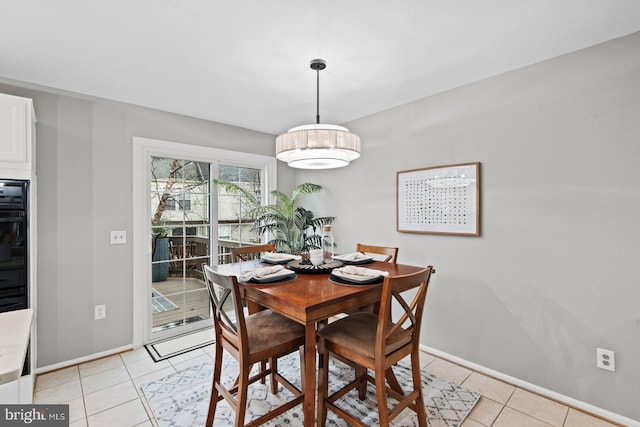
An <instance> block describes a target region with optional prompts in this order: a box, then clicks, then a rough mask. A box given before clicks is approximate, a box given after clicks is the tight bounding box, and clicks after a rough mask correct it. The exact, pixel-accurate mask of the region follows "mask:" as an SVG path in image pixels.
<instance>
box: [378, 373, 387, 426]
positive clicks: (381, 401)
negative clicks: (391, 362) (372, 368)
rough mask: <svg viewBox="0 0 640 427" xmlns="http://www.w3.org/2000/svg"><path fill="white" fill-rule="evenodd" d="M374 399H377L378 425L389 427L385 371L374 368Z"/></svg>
mask: <svg viewBox="0 0 640 427" xmlns="http://www.w3.org/2000/svg"><path fill="white" fill-rule="evenodd" d="M375 376H376V378H375V380H376V400H377V401H378V415H379V418H380V427H389V411H388V410H387V385H386V381H385V373H384V371H383V370H382V369H376V372H375Z"/></svg>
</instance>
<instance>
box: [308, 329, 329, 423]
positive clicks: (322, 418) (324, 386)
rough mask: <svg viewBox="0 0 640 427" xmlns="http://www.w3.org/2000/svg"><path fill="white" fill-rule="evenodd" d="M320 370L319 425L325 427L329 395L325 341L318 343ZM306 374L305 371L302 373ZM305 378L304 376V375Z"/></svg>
mask: <svg viewBox="0 0 640 427" xmlns="http://www.w3.org/2000/svg"><path fill="white" fill-rule="evenodd" d="M318 355H319V359H320V360H319V363H318V366H319V369H320V371H319V372H318V402H317V405H318V407H317V416H316V418H317V425H318V427H324V425H325V423H326V422H327V407H326V406H325V400H326V399H327V396H328V394H329V354H328V353H325V349H324V339H322V338H320V341H318ZM302 372H304V370H303V371H302ZM303 377H304V375H303Z"/></svg>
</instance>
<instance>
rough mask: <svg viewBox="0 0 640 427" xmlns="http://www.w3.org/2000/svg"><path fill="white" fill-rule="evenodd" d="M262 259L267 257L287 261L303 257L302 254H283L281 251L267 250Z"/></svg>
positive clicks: (268, 259) (270, 259) (271, 259)
mask: <svg viewBox="0 0 640 427" xmlns="http://www.w3.org/2000/svg"><path fill="white" fill-rule="evenodd" d="M262 259H266V260H267V261H276V262H277V261H286V260H294V259H295V260H298V261H300V260H301V259H302V257H301V256H300V255H291V254H282V253H279V252H265V253H263V254H262Z"/></svg>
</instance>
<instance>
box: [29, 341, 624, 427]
mask: <svg viewBox="0 0 640 427" xmlns="http://www.w3.org/2000/svg"><path fill="white" fill-rule="evenodd" d="M422 356H423V357H422V358H421V362H422V364H423V366H426V367H427V370H428V371H430V372H431V373H433V374H435V375H437V376H439V377H441V378H446V379H448V380H449V381H453V382H455V383H458V384H461V385H464V386H465V387H467V388H469V389H473V390H479V391H480V392H481V393H482V397H481V398H480V401H479V402H478V404H477V405H476V407H475V408H474V409H473V411H471V413H470V414H469V416H468V417H467V419H466V420H465V421H464V422H463V423H462V426H461V427H488V426H493V427H514V426H517V427H538V426H540V427H548V426H560V427H607V426H608V427H611V426H615V425H616V424H612V423H609V422H606V421H603V420H601V419H599V418H595V417H592V416H590V415H588V414H585V413H583V412H580V411H577V410H575V409H572V408H569V407H567V406H565V405H563V404H560V403H557V402H555V401H552V400H549V399H546V398H544V397H541V396H538V395H536V394H533V393H530V392H528V391H526V390H523V389H520V388H517V387H514V386H512V385H510V384H507V383H504V382H501V381H498V380H496V379H493V378H490V377H487V376H485V375H482V374H479V373H477V372H474V371H471V370H469V369H466V368H464V367H461V366H459V365H456V364H453V363H450V362H448V361H445V360H442V359H438V358H436V357H434V356H431V355H428V354H423V355H422ZM212 359H213V346H208V347H205V348H203V349H199V350H194V351H191V352H189V353H185V354H183V355H180V356H176V357H173V358H170V359H168V360H164V361H161V362H158V363H154V362H153V360H152V359H151V357H150V356H149V354H148V353H147V351H146V350H145V349H144V348H140V349H137V350H134V351H128V352H125V353H121V354H117V355H114V356H109V357H105V358H102V359H98V360H94V361H91V362H86V363H83V364H80V365H75V366H71V367H68V368H64V369H60V370H57V371H53V372H49V373H46V374H42V375H38V377H37V379H36V395H35V403H68V404H69V412H70V426H71V427H86V426H89V427H101V426H106V427H113V426H117V427H133V426H144V427H146V426H157V423H156V421H155V419H154V418H153V413H152V412H151V409H150V408H149V407H148V404H147V402H146V400H145V398H144V397H143V396H142V390H141V388H140V386H141V385H142V384H145V383H147V382H149V381H152V380H154V379H157V378H162V377H164V376H166V375H168V374H170V373H173V372H176V371H178V370H180V369H183V368H186V367H187V366H190V365H196V364H199V363H202V362H203V361H206V360H212ZM185 427H191V426H185Z"/></svg>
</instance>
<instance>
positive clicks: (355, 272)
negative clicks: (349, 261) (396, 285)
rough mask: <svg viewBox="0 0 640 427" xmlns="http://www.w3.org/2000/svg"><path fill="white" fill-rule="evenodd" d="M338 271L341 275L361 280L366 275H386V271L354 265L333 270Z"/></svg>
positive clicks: (387, 273)
mask: <svg viewBox="0 0 640 427" xmlns="http://www.w3.org/2000/svg"><path fill="white" fill-rule="evenodd" d="M333 271H334V272H336V271H337V272H339V273H341V274H342V275H343V276H346V277H351V278H352V279H354V280H363V279H366V278H367V277H378V276H388V275H389V272H388V271H381V270H375V269H373V268H364V267H356V266H354V265H348V266H346V267H341V268H337V269H335V270H333Z"/></svg>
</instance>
